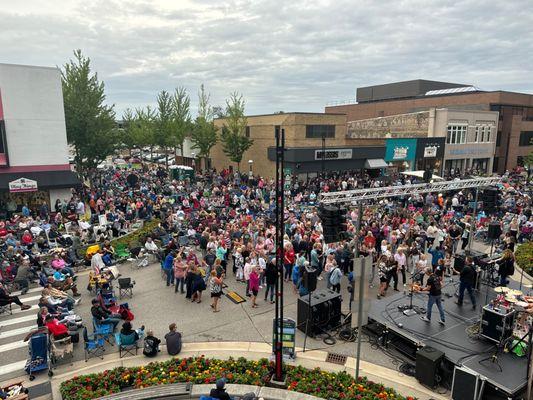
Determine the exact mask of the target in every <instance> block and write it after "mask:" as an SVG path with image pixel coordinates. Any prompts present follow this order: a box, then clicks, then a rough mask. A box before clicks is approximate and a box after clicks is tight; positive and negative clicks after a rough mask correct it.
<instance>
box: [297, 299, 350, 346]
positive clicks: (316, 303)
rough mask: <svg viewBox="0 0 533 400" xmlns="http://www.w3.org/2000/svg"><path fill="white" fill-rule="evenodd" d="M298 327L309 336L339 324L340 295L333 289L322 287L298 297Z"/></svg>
mask: <svg viewBox="0 0 533 400" xmlns="http://www.w3.org/2000/svg"><path fill="white" fill-rule="evenodd" d="M297 315H298V321H297V326H298V329H299V330H301V331H302V332H304V333H305V331H306V330H307V334H308V335H309V336H311V337H314V336H315V335H317V334H319V333H322V332H323V331H325V330H328V329H332V328H334V327H337V326H339V324H340V321H341V295H340V293H337V292H335V291H333V290H329V289H323V290H317V291H315V292H313V293H311V304H309V296H308V295H305V296H302V297H300V298H299V299H298V310H297Z"/></svg>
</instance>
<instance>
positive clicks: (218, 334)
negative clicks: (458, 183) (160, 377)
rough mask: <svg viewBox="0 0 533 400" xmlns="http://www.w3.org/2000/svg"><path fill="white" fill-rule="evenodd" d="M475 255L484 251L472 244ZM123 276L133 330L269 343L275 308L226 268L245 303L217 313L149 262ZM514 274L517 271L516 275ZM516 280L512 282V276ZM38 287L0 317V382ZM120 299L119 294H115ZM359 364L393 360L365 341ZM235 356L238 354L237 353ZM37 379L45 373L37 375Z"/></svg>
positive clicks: (293, 299)
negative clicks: (127, 280) (130, 284)
mask: <svg viewBox="0 0 533 400" xmlns="http://www.w3.org/2000/svg"><path fill="white" fill-rule="evenodd" d="M475 248H476V249H477V250H485V247H484V246H483V245H481V244H478V243H476V245H475ZM119 269H120V273H121V275H122V276H123V277H131V278H132V280H134V281H135V282H136V284H135V287H134V288H133V297H132V298H131V299H130V298H124V299H121V300H120V299H119V302H127V303H128V304H129V306H130V309H131V311H132V312H133V313H134V315H135V319H134V321H133V326H134V328H139V327H140V326H141V325H145V326H146V329H152V330H153V331H154V334H155V336H157V337H159V338H161V339H163V337H164V335H165V334H166V333H167V332H168V325H169V324H170V323H172V322H175V323H176V324H177V325H178V330H179V331H180V332H182V334H183V340H184V342H208V341H214V342H220V341H240V342H264V343H267V344H270V343H271V341H272V321H273V317H274V305H272V304H270V302H265V301H264V300H263V296H264V291H263V290H264V289H261V291H260V293H259V296H258V304H259V307H258V308H252V307H251V302H250V300H249V298H246V297H245V285H244V284H242V283H239V282H237V281H236V280H235V279H234V277H233V274H232V273H231V268H230V267H229V268H228V277H227V279H226V284H227V285H228V288H226V289H225V292H226V293H227V292H228V291H230V290H234V291H236V292H237V293H239V294H240V295H241V296H243V297H245V298H246V299H247V301H246V302H244V303H241V304H234V303H233V302H231V301H230V300H229V299H228V298H226V297H225V296H223V297H222V298H221V301H220V310H221V311H220V312H219V313H213V312H212V310H211V308H210V306H209V305H210V302H211V301H210V300H211V299H210V297H209V292H208V290H207V291H205V292H204V296H203V299H202V302H201V303H200V304H198V303H191V302H190V301H189V300H187V299H185V295H182V294H180V293H175V292H174V287H172V286H171V287H167V286H166V284H165V282H164V280H163V279H162V276H161V269H160V266H159V264H156V263H153V264H150V265H149V266H148V267H145V268H142V269H137V268H136V267H135V264H134V263H131V262H125V263H123V264H120V265H119ZM517 274H518V271H517ZM515 278H516V277H515ZM87 283H88V271H82V272H80V273H79V277H78V286H79V288H80V290H81V293H82V294H83V296H82V301H81V304H79V305H78V306H77V307H76V308H75V311H76V313H77V314H78V315H80V316H81V317H82V318H83V322H84V324H85V325H86V326H87V327H88V328H89V331H90V332H91V331H92V318H91V315H90V307H91V298H92V296H91V294H90V293H89V292H87V291H86V290H85V288H86V286H87ZM347 284H348V281H347V278H346V277H344V278H343V280H342V283H341V288H342V290H341V293H342V296H343V299H344V300H345V301H343V310H342V311H343V313H347V312H348V301H347V299H348V298H349V293H348V292H347V290H346V288H347ZM325 286H326V283H325V281H324V280H321V281H319V282H318V288H319V289H320V288H324V287H325ZM39 291H40V288H37V287H34V288H32V289H30V291H29V292H28V293H27V294H25V295H24V296H21V299H22V301H23V302H24V303H27V304H30V305H32V308H31V309H29V310H26V311H21V310H20V309H19V307H18V306H15V305H14V306H13V315H6V314H2V315H0V360H1V362H0V382H3V381H5V380H7V379H11V378H14V377H18V376H22V375H24V371H23V368H24V365H25V363H26V359H27V356H28V346H27V343H25V342H23V341H22V339H23V338H24V336H26V334H27V333H28V332H29V331H30V330H31V329H32V328H34V327H36V322H35V321H36V314H37V311H38V310H37V306H36V304H37V302H38V299H39ZM375 293H376V289H372V291H371V296H372V298H375V297H374V296H375ZM116 294H117V296H118V289H117V290H116ZM297 298H298V296H297V294H296V293H295V292H294V290H293V288H292V284H291V283H289V284H286V285H285V295H284V299H285V300H284V302H285V308H284V313H285V317H286V318H292V319H294V320H295V321H296V320H297V306H296V305H297ZM81 333H82V331H81V330H80V343H79V344H77V345H75V351H74V358H73V361H79V360H83V358H84V352H83V338H82V337H81V336H82V335H81ZM303 344H304V334H303V333H302V332H300V331H297V335H296V346H298V347H303ZM306 348H307V349H314V350H324V351H327V352H332V353H339V354H344V355H347V356H352V357H353V356H354V355H355V349H356V344H355V342H344V341H342V340H340V339H338V338H337V342H336V344H334V345H327V344H325V343H324V342H323V341H322V339H313V338H307V341H306ZM117 351H118V350H117V348H116V346H110V345H106V354H109V353H111V352H117ZM361 354H362V359H363V360H365V361H368V362H372V363H375V364H377V365H381V366H384V367H389V368H396V367H397V365H395V363H393V360H392V359H391V358H390V357H389V356H387V355H385V354H383V353H382V352H380V351H377V350H375V349H373V348H372V346H371V344H370V343H368V342H367V341H363V343H362V352H361ZM235 356H236V357H238V356H239V354H235ZM40 374H46V372H41V373H40Z"/></svg>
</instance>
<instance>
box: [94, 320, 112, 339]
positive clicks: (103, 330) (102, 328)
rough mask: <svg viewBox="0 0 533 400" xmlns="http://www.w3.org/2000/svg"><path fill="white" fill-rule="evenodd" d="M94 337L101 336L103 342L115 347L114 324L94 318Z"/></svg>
mask: <svg viewBox="0 0 533 400" xmlns="http://www.w3.org/2000/svg"><path fill="white" fill-rule="evenodd" d="M93 327H94V335H96V336H100V337H101V338H102V339H103V340H105V341H106V342H107V343H109V344H110V345H111V346H113V324H112V323H110V322H100V321H97V320H96V319H94V318H93Z"/></svg>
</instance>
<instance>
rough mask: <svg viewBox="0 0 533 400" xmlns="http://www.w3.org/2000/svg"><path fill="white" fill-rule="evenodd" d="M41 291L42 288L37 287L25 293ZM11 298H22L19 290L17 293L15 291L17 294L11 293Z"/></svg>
mask: <svg viewBox="0 0 533 400" xmlns="http://www.w3.org/2000/svg"><path fill="white" fill-rule="evenodd" d="M42 290H43V288H42V287H40V286H37V287H34V288H31V289H30V290H28V291H27V292H26V294H30V293H37V292H40V291H42ZM11 296H19V297H20V296H22V293H21V291H20V290H19V291H17V292H13V293H11Z"/></svg>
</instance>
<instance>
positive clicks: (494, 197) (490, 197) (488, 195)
mask: <svg viewBox="0 0 533 400" xmlns="http://www.w3.org/2000/svg"><path fill="white" fill-rule="evenodd" d="M498 193H499V190H498V188H495V187H490V186H489V187H487V188H486V189H485V190H483V192H482V194H481V200H482V201H483V210H484V211H486V212H490V213H492V212H495V211H496V209H497V208H498Z"/></svg>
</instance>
